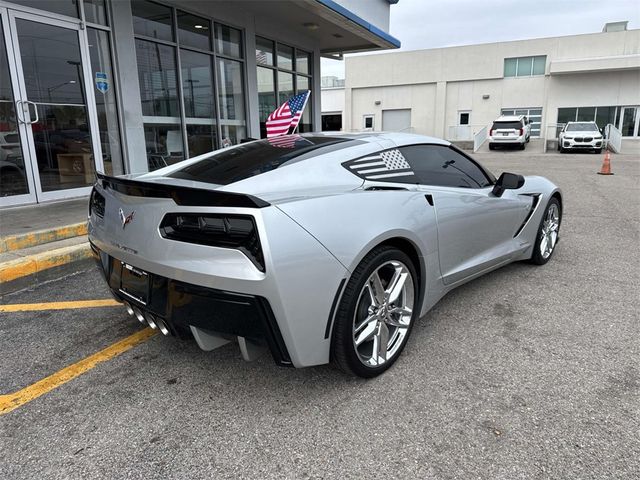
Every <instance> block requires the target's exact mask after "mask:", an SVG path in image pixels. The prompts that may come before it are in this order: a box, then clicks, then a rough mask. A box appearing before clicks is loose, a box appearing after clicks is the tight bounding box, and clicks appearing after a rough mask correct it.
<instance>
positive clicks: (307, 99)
mask: <svg viewBox="0 0 640 480" xmlns="http://www.w3.org/2000/svg"><path fill="white" fill-rule="evenodd" d="M310 96H311V90H307V98H305V99H304V105H302V113H303V114H304V109H305V108H306V107H307V102H308V101H309V97H310ZM300 120H301V121H302V115H300ZM298 125H300V122H298V123H296V126H295V127H293V132H291V135H293V134H294V133H296V130H297V129H298Z"/></svg>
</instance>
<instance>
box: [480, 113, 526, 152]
mask: <svg viewBox="0 0 640 480" xmlns="http://www.w3.org/2000/svg"><path fill="white" fill-rule="evenodd" d="M530 137H531V124H530V123H529V119H528V118H527V117H526V116H524V115H502V116H501V117H499V118H498V119H497V120H494V122H493V125H492V126H491V130H490V131H489V150H493V149H494V148H495V147H496V146H497V145H518V146H519V147H520V150H524V147H525V144H526V143H528V142H529V138H530Z"/></svg>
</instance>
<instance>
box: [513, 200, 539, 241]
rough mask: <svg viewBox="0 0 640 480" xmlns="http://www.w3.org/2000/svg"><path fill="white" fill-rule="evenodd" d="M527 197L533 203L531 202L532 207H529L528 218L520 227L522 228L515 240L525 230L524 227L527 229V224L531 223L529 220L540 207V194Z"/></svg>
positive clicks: (516, 234) (519, 229)
mask: <svg viewBox="0 0 640 480" xmlns="http://www.w3.org/2000/svg"><path fill="white" fill-rule="evenodd" d="M527 196H530V197H531V198H532V200H533V201H532V202H531V207H529V213H527V217H526V218H525V219H524V221H523V222H522V225H520V228H518V231H517V232H516V233H515V235H514V236H513V238H516V237H517V236H518V235H520V232H522V230H524V227H526V226H527V223H529V220H531V216H532V215H533V212H535V211H536V207H537V206H538V203H540V194H539V193H532V194H528V195H527Z"/></svg>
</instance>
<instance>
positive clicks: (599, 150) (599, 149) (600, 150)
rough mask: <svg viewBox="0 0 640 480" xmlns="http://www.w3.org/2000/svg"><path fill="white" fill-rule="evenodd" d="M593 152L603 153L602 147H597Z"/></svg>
mask: <svg viewBox="0 0 640 480" xmlns="http://www.w3.org/2000/svg"><path fill="white" fill-rule="evenodd" d="M593 152H594V153H597V154H598V155H599V154H601V153H602V149H601V148H596V149H595V150H594V151H593Z"/></svg>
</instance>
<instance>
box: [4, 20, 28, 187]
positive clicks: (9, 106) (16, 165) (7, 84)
mask: <svg viewBox="0 0 640 480" xmlns="http://www.w3.org/2000/svg"><path fill="white" fill-rule="evenodd" d="M0 163H1V164H2V167H3V168H2V169H0V197H8V196H10V195H22V194H25V193H29V188H28V186H27V172H26V171H25V162H24V159H23V157H22V147H21V143H20V135H19V133H18V121H17V118H16V111H15V102H14V97H13V90H12V88H11V77H10V76H9V63H8V60H7V54H6V51H5V44H4V35H3V32H2V24H1V23H0Z"/></svg>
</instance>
